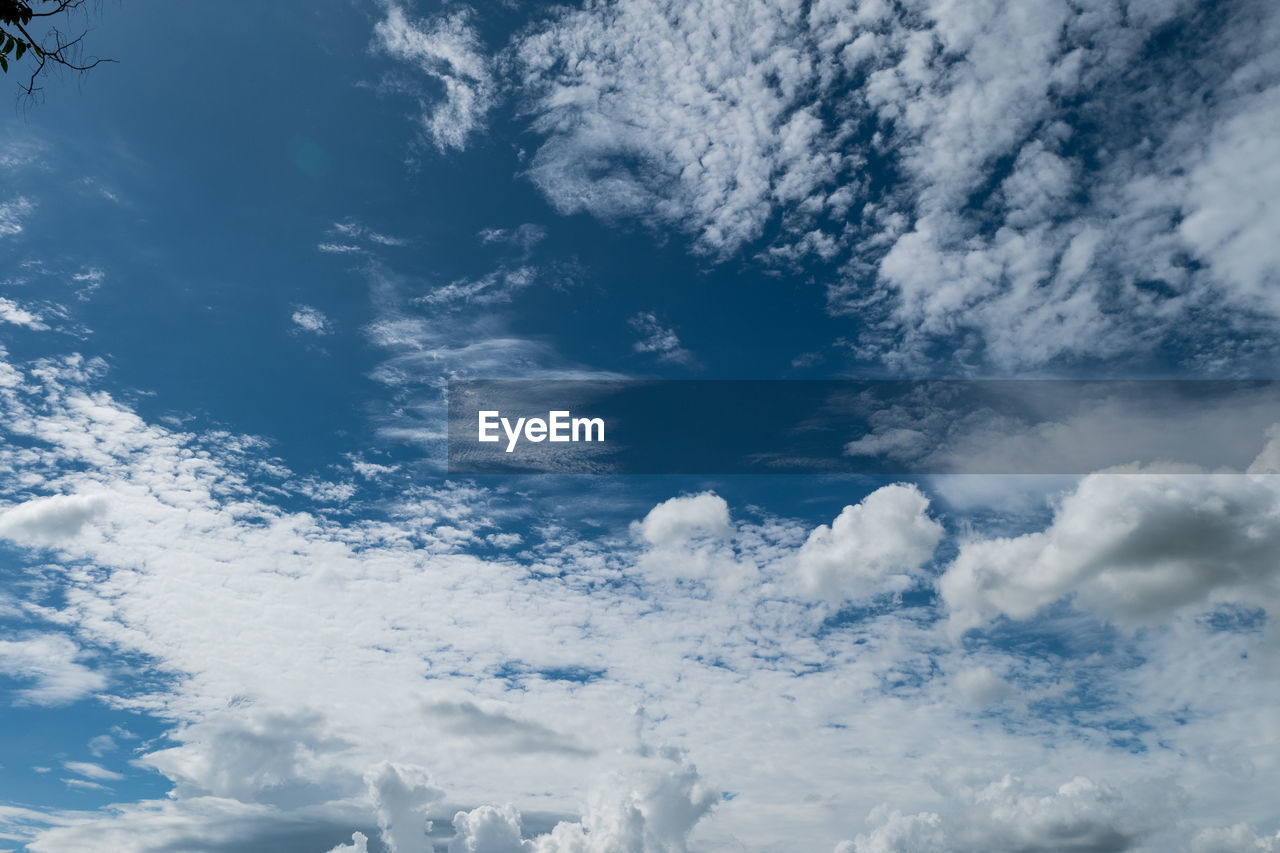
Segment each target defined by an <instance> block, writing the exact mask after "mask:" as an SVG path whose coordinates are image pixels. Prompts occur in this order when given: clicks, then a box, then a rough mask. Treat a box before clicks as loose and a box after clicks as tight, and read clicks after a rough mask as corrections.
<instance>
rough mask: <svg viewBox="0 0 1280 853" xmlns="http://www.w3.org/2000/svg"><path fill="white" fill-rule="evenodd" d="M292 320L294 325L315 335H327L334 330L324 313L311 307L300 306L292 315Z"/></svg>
mask: <svg viewBox="0 0 1280 853" xmlns="http://www.w3.org/2000/svg"><path fill="white" fill-rule="evenodd" d="M290 319H291V320H293V325H295V326H297V327H298V328H299V329H301V330H302V331H304V332H310V333H311V334H313V335H327V334H329V333H330V332H331V331H332V330H333V329H332V326H331V324H330V323H329V318H328V317H326V316H325V315H324V312H322V311H320V310H319V309H317V308H312V307H311V306H309V305H302V306H299V307H298V309H297V310H295V311H294V312H293V314H291V315H290Z"/></svg>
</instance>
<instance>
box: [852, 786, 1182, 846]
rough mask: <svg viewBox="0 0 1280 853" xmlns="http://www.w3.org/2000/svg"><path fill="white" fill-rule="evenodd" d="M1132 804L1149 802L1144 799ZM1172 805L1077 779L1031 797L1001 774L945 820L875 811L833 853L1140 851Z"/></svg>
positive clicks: (960, 796) (963, 797)
mask: <svg viewBox="0 0 1280 853" xmlns="http://www.w3.org/2000/svg"><path fill="white" fill-rule="evenodd" d="M1137 799H1138V800H1144V799H1150V796H1149V794H1147V793H1144V794H1143V795H1140V796H1139V797H1138V798H1137ZM1172 804H1173V803H1172V802H1171V801H1167V800H1166V801H1163V802H1162V801H1159V799H1158V797H1157V799H1156V800H1153V801H1150V802H1130V801H1129V800H1127V799H1126V798H1125V797H1124V796H1123V795H1121V793H1120V792H1119V791H1117V790H1115V789H1114V788H1111V787H1109V786H1106V785H1100V784H1098V783H1096V782H1094V781H1092V780H1091V779H1088V778H1085V777H1083V776H1077V777H1076V778H1074V779H1072V780H1071V781H1070V782H1066V783H1064V784H1063V785H1061V786H1059V787H1058V789H1057V790H1056V791H1053V792H1051V793H1047V794H1042V795H1038V794H1036V793H1034V792H1029V791H1028V790H1027V786H1026V785H1025V784H1024V783H1023V781H1022V780H1021V779H1017V778H1014V777H1010V776H1006V777H1005V778H1004V779H1002V780H1001V781H999V782H995V783H992V784H991V785H988V786H986V787H984V788H981V789H966V790H963V791H958V792H956V796H955V798H954V802H953V805H954V806H956V807H958V808H956V809H955V811H953V812H950V813H948V814H947V815H946V816H940V815H939V814H937V813H933V812H920V813H918V814H911V815H906V814H902V813H901V812H899V811H897V810H893V811H891V810H890V809H889V808H888V806H880V807H878V808H877V809H876V810H874V811H873V812H872V813H871V815H870V816H869V817H868V819H867V820H868V823H870V824H872V826H873V829H872V831H871V832H869V833H867V834H865V835H859V836H858V837H857V838H856V839H854V841H852V842H845V843H843V844H841V845H840V846H838V847H837V848H836V853H987V852H988V851H992V850H1019V851H1036V853H1069V851H1091V853H1120V851H1125V850H1138V849H1158V848H1148V847H1146V846H1145V844H1144V841H1145V840H1146V838H1145V836H1148V835H1149V834H1150V833H1151V832H1152V830H1153V829H1154V827H1155V826H1156V823H1157V821H1158V819H1159V817H1160V816H1162V815H1163V813H1165V812H1166V811H1168V810H1169V809H1170V807H1171V806H1172Z"/></svg>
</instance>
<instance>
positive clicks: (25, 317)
mask: <svg viewBox="0 0 1280 853" xmlns="http://www.w3.org/2000/svg"><path fill="white" fill-rule="evenodd" d="M0 320H2V321H4V322H6V323H12V324H13V325H15V326H25V327H26V328H28V329H36V330H42V329H47V328H49V327H48V326H47V325H45V323H44V321H43V320H41V318H40V315H39V314H36V313H34V312H32V311H28V310H27V309H26V308H23V307H22V306H20V305H19V304H18V303H16V302H14V301H13V300H12V299H5V298H4V297H3V296H0Z"/></svg>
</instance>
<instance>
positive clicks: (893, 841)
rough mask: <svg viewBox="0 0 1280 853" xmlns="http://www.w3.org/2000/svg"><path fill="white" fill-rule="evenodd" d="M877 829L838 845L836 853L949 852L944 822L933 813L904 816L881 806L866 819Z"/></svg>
mask: <svg viewBox="0 0 1280 853" xmlns="http://www.w3.org/2000/svg"><path fill="white" fill-rule="evenodd" d="M867 822H868V823H870V824H871V825H872V826H874V827H875V828H874V829H872V830H871V832H869V833H867V834H865V835H859V836H858V837H857V838H855V839H854V840H853V841H844V842H841V843H840V844H838V845H837V846H836V853H925V851H943V850H946V849H947V846H946V836H945V834H944V833H943V831H942V829H941V824H942V819H941V818H939V817H938V816H937V815H936V814H934V813H933V812H920V813H919V814H913V815H904V814H902V813H901V812H899V811H896V810H894V811H891V810H890V809H889V808H888V807H887V806H878V807H877V808H876V809H875V810H874V811H872V812H871V814H870V815H869V816H868V817H867Z"/></svg>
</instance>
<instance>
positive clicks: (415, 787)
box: [364, 761, 444, 853]
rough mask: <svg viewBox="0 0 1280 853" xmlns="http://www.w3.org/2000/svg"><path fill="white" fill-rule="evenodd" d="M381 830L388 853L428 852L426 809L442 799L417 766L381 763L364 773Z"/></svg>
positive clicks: (441, 794)
mask: <svg viewBox="0 0 1280 853" xmlns="http://www.w3.org/2000/svg"><path fill="white" fill-rule="evenodd" d="M364 778H365V783H366V784H367V785H368V786H369V795H370V797H371V798H372V799H373V803H374V808H375V810H376V812H377V816H378V828H379V829H380V830H381V837H382V843H383V844H384V845H385V846H386V848H387V850H388V851H390V853H431V851H432V850H433V849H434V848H433V847H432V845H431V842H430V841H428V840H427V835H426V831H427V829H428V827H429V826H430V823H429V821H427V819H426V816H425V812H424V810H425V808H426V807H427V806H428V805H430V804H431V803H433V802H435V801H436V800H438V799H440V798H441V797H443V796H444V792H443V791H441V790H440V789H438V788H436V787H434V786H433V785H432V784H431V780H430V778H429V777H428V776H427V774H426V772H425V771H423V770H422V769H421V768H419V767H406V766H402V765H397V764H392V763H391V762H389V761H384V762H382V763H381V764H379V765H378V766H376V767H373V768H371V769H370V770H369V772H368V773H366V774H365V777H364Z"/></svg>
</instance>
